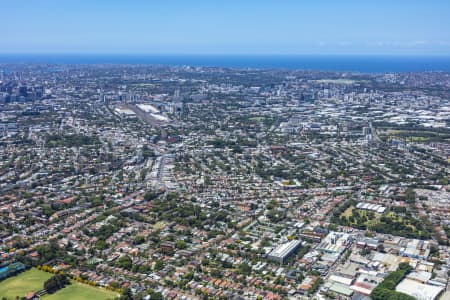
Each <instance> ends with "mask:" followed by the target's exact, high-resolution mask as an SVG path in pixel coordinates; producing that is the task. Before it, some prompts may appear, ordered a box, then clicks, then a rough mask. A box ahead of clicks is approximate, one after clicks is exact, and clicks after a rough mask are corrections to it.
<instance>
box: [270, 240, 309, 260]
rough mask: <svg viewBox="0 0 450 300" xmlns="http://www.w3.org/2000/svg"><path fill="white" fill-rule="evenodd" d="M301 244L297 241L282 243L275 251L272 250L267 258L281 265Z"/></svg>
mask: <svg viewBox="0 0 450 300" xmlns="http://www.w3.org/2000/svg"><path fill="white" fill-rule="evenodd" d="M300 245H301V242H300V241H299V240H292V241H290V242H287V243H284V244H282V245H280V246H278V247H276V248H275V249H273V250H272V251H271V252H270V253H269V255H268V258H269V259H270V260H273V261H276V262H279V263H283V262H284V261H285V260H286V259H287V258H288V257H289V256H290V255H291V254H293V253H294V252H295V251H296V250H297V249H298V247H300Z"/></svg>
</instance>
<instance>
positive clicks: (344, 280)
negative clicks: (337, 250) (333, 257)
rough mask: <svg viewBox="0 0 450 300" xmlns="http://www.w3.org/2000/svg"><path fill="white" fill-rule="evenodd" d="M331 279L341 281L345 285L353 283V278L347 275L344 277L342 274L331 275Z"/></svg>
mask: <svg viewBox="0 0 450 300" xmlns="http://www.w3.org/2000/svg"><path fill="white" fill-rule="evenodd" d="M330 280H332V281H334V282H339V283H342V284H345V285H350V284H352V281H353V279H352V278H347V277H342V276H337V275H331V276H330Z"/></svg>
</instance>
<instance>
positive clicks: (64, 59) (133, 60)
mask: <svg viewBox="0 0 450 300" xmlns="http://www.w3.org/2000/svg"><path fill="white" fill-rule="evenodd" d="M12 63H20V64H145V65H169V66H185V65H187V66H195V67H200V66H202V67H226V68H254V69H299V70H315V71H342V72H359V73H390V72H424V71H445V72H450V55H449V56H368V55H365V56H363V55H354V56H351V55H111V54H105V55H100V54H95V55H94V54H0V64H12Z"/></svg>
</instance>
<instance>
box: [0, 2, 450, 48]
mask: <svg viewBox="0 0 450 300" xmlns="http://www.w3.org/2000/svg"><path fill="white" fill-rule="evenodd" d="M0 7H1V11H2V13H1V20H2V21H1V25H0V28H2V30H1V35H0V53H10V54H11V53H31V54H33V53H62V54H64V53H86V54H258V55H272V54H277V55H278V54H284V55H305V54H307V55H311V54H313V55H354V54H361V55H365V54H383V55H384V54H392V55H450V1H449V0H422V1H419V0H358V1H356V0H158V1H157V0H0Z"/></svg>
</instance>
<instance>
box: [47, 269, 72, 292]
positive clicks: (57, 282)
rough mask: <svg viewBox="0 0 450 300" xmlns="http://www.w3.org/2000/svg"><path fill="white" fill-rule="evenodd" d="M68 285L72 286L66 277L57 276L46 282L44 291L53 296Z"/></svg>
mask: <svg viewBox="0 0 450 300" xmlns="http://www.w3.org/2000/svg"><path fill="white" fill-rule="evenodd" d="M68 284H70V282H69V279H67V276H66V275H63V274H56V275H55V276H52V277H50V278H49V279H48V280H47V281H45V282H44V289H45V290H46V291H47V293H49V294H52V293H54V292H56V291H57V290H59V289H62V288H63V287H65V286H66V285H68Z"/></svg>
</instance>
